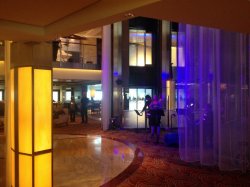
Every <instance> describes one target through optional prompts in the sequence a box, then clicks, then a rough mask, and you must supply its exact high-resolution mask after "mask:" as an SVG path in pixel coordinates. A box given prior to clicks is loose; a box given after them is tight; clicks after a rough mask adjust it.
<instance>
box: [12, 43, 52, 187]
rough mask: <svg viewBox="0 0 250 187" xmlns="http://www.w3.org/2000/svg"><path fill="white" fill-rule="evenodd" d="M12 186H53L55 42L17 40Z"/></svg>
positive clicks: (14, 73)
mask: <svg viewBox="0 0 250 187" xmlns="http://www.w3.org/2000/svg"><path fill="white" fill-rule="evenodd" d="M9 96H10V115H9V116H10V128H9V129H10V148H9V149H8V151H10V153H9V154H10V155H11V156H10V157H11V165H9V166H7V167H10V168H11V185H12V186H15V187H34V186H36V187H44V186H46V187H50V186H52V44H51V43H47V42H13V43H12V44H11V69H10V95H9Z"/></svg>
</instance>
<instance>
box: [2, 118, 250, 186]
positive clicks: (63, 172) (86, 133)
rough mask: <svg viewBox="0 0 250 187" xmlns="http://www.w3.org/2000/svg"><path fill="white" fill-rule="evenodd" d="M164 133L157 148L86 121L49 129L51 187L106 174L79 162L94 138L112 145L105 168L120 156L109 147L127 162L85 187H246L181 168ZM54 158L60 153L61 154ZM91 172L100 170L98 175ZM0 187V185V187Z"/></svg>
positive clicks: (245, 182)
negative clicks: (52, 182)
mask: <svg viewBox="0 0 250 187" xmlns="http://www.w3.org/2000/svg"><path fill="white" fill-rule="evenodd" d="M164 133H165V132H162V136H161V140H160V143H159V144H155V143H154V140H152V139H150V138H149V137H148V136H147V134H146V133H145V132H144V131H139V132H136V131H134V130H112V131H111V130H110V131H106V132H103V131H102V130H101V122H100V121H95V120H90V122H89V123H88V124H84V125H83V124H80V123H78V122H76V123H71V124H69V125H68V126H63V127H59V128H54V129H53V134H54V142H53V145H54V151H55V153H54V162H55V165H57V167H56V166H54V186H56V185H58V186H64V185H65V186H67V185H71V186H80V187H81V186H85V182H86V181H85V182H82V180H84V179H83V178H84V177H83V176H84V175H86V176H90V173H91V172H92V171H95V169H94V168H96V167H97V168H98V167H99V168H102V167H104V166H108V169H109V168H111V166H110V164H108V163H107V164H106V163H105V161H102V160H101V159H100V160H99V161H98V159H97V156H95V154H96V153H95V152H92V153H91V154H92V155H93V157H92V158H91V157H89V158H85V156H83V155H84V154H86V155H88V154H89V153H88V154H87V153H84V151H83V150H85V149H82V146H83V145H84V144H82V142H84V141H86V139H88V137H90V139H91V138H92V140H90V141H89V143H87V145H90V146H93V143H94V142H95V138H97V140H96V143H97V142H100V139H99V140H98V138H100V136H101V137H102V140H101V141H102V142H106V141H107V142H109V141H110V140H115V141H114V144H110V145H111V147H110V148H107V149H110V153H108V154H110V157H111V158H112V159H111V158H110V160H109V163H112V162H113V160H114V159H115V160H116V161H117V158H116V156H115V155H116V153H117V152H120V151H117V150H116V149H114V147H116V145H119V147H120V146H124V148H126V149H122V150H126V151H124V152H125V153H126V155H127V156H128V157H126V158H125V157H124V156H118V158H119V159H120V160H119V159H118V160H119V161H118V162H123V158H125V159H127V161H125V162H127V163H125V164H127V165H126V166H125V167H124V168H123V169H122V167H120V166H114V167H115V168H119V172H120V173H119V172H118V171H117V173H115V174H114V175H113V176H111V175H109V174H108V175H107V173H106V172H103V175H104V177H103V178H102V179H101V182H100V183H98V182H96V183H95V182H93V183H92V184H91V181H89V182H90V183H89V185H87V186H91V185H92V186H105V187H106V186H111V187H113V186H114V187H116V186H119V187H134V186H137V187H158V186H160V187H161V186H162V187H163V186H171V187H172V186H173V187H186V186H190V187H191V186H192V187H193V186H195V187H196V186H197V187H203V186H207V187H210V186H220V187H222V186H223V187H224V186H225V187H228V186H229V187H238V186H246V187H247V186H250V172H247V173H241V172H240V171H232V172H222V171H219V170H218V168H217V167H205V166H200V165H199V163H185V162H182V161H181V160H180V158H179V154H178V148H175V147H167V146H166V145H165V144H164V143H163V134H164ZM0 137H1V136H0ZM120 143H121V144H120ZM71 144H72V145H75V148H76V149H78V150H82V152H81V151H80V152H74V150H75V148H73V146H72V147H71V146H70V145H71ZM126 145H127V146H128V147H127V146H126ZM111 150H112V151H111ZM93 151H94V150H93ZM60 152H64V153H63V154H61V153H60ZM75 153H76V155H75ZM60 154H61V155H60ZM0 156H1V155H0ZM107 158H108V157H107ZM0 161H1V165H0V171H1V175H0V179H1V178H4V175H5V172H4V171H5V170H4V167H3V166H2V163H4V160H3V159H2V160H0ZM85 161H88V162H93V163H92V167H85V164H84V162H85ZM95 161H96V162H95ZM101 162H104V163H101ZM64 163H65V165H64ZM121 165H123V164H121ZM97 171H100V170H99V169H98V170H97ZM106 171H107V170H106ZM86 172H87V173H86ZM111 173H112V172H111ZM93 175H94V176H92V177H89V179H90V180H93V181H94V180H95V179H96V178H97V177H96V178H95V173H94V174H93ZM115 175H116V176H115ZM99 179H100V178H99ZM99 179H98V180H99ZM69 181H70V182H69ZM81 182H82V183H81ZM2 184H3V183H2ZM2 184H1V183H0V186H3V185H2Z"/></svg>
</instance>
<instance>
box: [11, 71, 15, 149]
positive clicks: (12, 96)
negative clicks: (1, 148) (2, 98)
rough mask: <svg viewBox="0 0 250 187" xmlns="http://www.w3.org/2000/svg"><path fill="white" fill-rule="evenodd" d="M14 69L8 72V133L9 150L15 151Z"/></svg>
mask: <svg viewBox="0 0 250 187" xmlns="http://www.w3.org/2000/svg"><path fill="white" fill-rule="evenodd" d="M14 82H15V80H14V69H12V70H11V71H10V131H11V133H10V134H11V135H10V136H11V148H12V149H15V140H14V137H15V136H14V133H15V125H14V124H15V120H14V119H15V117H14V115H15V113H14V101H15V98H14V96H15V91H14Z"/></svg>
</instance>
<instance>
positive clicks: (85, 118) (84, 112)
mask: <svg viewBox="0 0 250 187" xmlns="http://www.w3.org/2000/svg"><path fill="white" fill-rule="evenodd" d="M88 104H89V99H88V98H87V97H86V92H84V93H83V97H82V99H81V115H82V123H88Z"/></svg>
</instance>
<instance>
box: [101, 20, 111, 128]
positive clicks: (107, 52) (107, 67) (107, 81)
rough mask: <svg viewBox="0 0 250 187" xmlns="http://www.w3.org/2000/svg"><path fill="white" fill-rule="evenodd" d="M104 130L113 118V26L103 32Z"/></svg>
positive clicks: (107, 26) (105, 28) (106, 27)
mask: <svg viewBox="0 0 250 187" xmlns="http://www.w3.org/2000/svg"><path fill="white" fill-rule="evenodd" d="M102 32H103V33H102V128H103V130H108V128H109V121H110V118H111V84H112V82H111V73H112V72H111V25H106V26H104V27H103V31H102Z"/></svg>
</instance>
